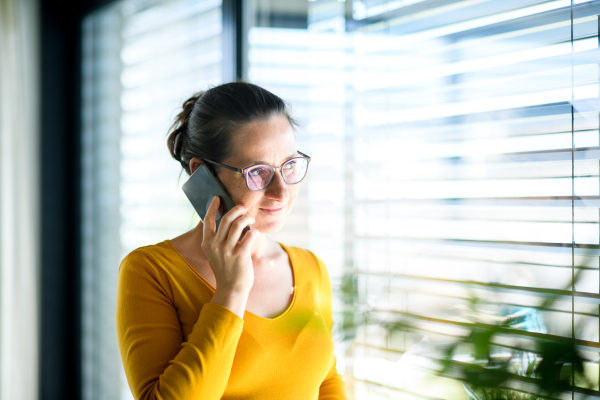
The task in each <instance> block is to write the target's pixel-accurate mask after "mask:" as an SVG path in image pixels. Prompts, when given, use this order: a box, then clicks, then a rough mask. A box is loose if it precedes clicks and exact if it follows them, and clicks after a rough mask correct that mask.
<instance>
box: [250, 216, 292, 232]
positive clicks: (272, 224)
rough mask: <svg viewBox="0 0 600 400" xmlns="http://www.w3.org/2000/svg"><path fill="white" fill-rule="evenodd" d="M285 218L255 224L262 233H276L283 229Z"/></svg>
mask: <svg viewBox="0 0 600 400" xmlns="http://www.w3.org/2000/svg"><path fill="white" fill-rule="evenodd" d="M284 222H285V217H283V218H278V219H273V220H271V221H261V223H260V225H256V224H254V225H255V226H256V227H257V229H258V230H259V231H260V233H275V232H277V231H279V230H280V229H281V228H283V224H284Z"/></svg>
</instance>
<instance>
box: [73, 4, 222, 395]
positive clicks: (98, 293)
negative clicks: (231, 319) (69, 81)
mask: <svg viewBox="0 0 600 400" xmlns="http://www.w3.org/2000/svg"><path fill="white" fill-rule="evenodd" d="M221 31H222V14H221V1H220V0H176V1H163V0H152V1H143V0H129V1H119V2H116V3H114V4H113V5H111V6H109V7H106V8H103V9H101V10H99V11H97V12H95V13H93V14H92V15H90V16H89V17H88V18H87V19H86V21H85V23H84V44H83V52H84V68H83V75H84V85H83V86H84V87H83V99H84V104H83V113H84V118H83V132H84V140H83V142H84V143H83V149H82V150H83V157H82V158H83V160H84V165H83V186H84V193H83V198H84V204H83V209H84V213H83V229H84V235H83V237H84V257H83V260H82V261H83V291H82V292H83V311H82V313H83V314H82V315H83V320H84V322H83V366H84V384H83V397H84V398H85V399H111V400H114V399H118V398H121V399H130V398H132V397H131V392H130V391H129V387H128V386H127V382H126V381H125V377H124V374H123V367H122V365H121V359H120V356H119V352H118V348H117V340H116V327H115V315H114V313H115V309H116V304H115V300H116V287H117V282H116V280H117V270H118V267H119V263H120V261H121V259H122V258H123V257H124V256H125V255H126V254H127V253H129V252H130V251H132V250H133V249H135V248H137V247H140V246H145V245H149V244H153V243H157V242H160V241H163V240H165V239H168V238H173V237H175V236H178V235H180V234H182V233H184V232H186V231H187V230H189V229H191V228H192V227H193V226H195V224H196V223H197V222H198V217H197V215H196V213H195V212H194V210H193V208H192V207H191V205H190V204H189V202H188V201H187V199H186V198H185V196H184V194H183V192H182V191H181V189H180V187H181V184H183V183H184V182H185V180H186V175H185V173H184V174H182V175H181V177H180V172H181V166H180V165H179V164H178V163H177V162H175V161H174V160H172V159H171V158H170V156H169V153H168V150H167V146H166V134H167V131H168V128H169V125H170V123H171V122H172V120H173V118H174V116H175V115H176V114H177V113H178V112H179V111H180V110H181V104H182V103H183V101H184V100H185V99H187V98H188V97H189V96H190V95H191V94H193V93H194V92H196V91H198V90H202V89H207V88H208V87H209V85H211V84H212V85H216V84H219V83H221V81H222V65H221V58H222V50H221V48H222V46H221Z"/></svg>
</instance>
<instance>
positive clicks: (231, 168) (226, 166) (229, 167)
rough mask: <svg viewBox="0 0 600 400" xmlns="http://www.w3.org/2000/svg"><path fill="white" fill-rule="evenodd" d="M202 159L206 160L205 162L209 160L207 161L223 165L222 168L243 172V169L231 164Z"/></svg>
mask: <svg viewBox="0 0 600 400" xmlns="http://www.w3.org/2000/svg"><path fill="white" fill-rule="evenodd" d="M203 160H204V161H206V162H209V163H211V164H215V165H219V166H221V167H223V168H227V169H230V170H232V171H236V172H240V173H244V170H243V169H239V168H235V167H231V166H229V165H225V164H221V163H218V162H216V161H211V160H207V159H203Z"/></svg>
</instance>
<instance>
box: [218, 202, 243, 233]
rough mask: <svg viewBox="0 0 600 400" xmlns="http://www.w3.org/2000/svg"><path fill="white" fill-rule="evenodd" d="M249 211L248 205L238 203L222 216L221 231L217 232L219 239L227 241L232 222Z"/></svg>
mask: <svg viewBox="0 0 600 400" xmlns="http://www.w3.org/2000/svg"><path fill="white" fill-rule="evenodd" d="M247 211H248V208H247V207H246V206H242V205H237V206H235V207H233V208H232V209H231V210H229V211H228V212H227V213H226V214H225V215H224V216H223V217H222V218H221V222H220V223H219V231H218V232H217V240H219V241H226V240H227V236H228V235H229V229H230V228H231V224H232V223H233V222H234V221H235V220H236V219H238V218H239V217H241V216H242V215H244V214H245V213H246V212H247Z"/></svg>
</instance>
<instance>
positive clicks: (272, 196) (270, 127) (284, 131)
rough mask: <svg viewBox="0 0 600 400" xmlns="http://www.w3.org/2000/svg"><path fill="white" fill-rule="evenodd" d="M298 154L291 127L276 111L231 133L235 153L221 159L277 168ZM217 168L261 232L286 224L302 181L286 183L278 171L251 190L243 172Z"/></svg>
mask: <svg viewBox="0 0 600 400" xmlns="http://www.w3.org/2000/svg"><path fill="white" fill-rule="evenodd" d="M297 156H299V154H298V153H296V138H295V136H294V132H293V130H292V127H291V126H290V124H289V122H288V120H287V118H285V117H284V116H281V115H276V114H275V115H273V116H271V118H269V119H268V120H259V121H254V122H251V123H250V124H248V125H246V126H245V127H243V128H242V130H241V131H240V132H237V133H236V134H235V135H234V136H233V137H232V155H231V157H229V158H227V159H226V160H223V161H222V163H223V164H226V165H230V166H232V167H237V168H240V169H241V168H246V167H249V166H251V165H254V164H267V165H270V166H272V167H274V168H277V167H279V166H280V165H281V164H282V163H283V162H285V161H287V160H289V159H290V158H292V157H297ZM217 171H218V172H217V173H218V176H219V179H220V180H221V182H222V183H223V185H224V186H225V188H226V189H227V191H228V192H229V194H230V195H231V198H232V199H233V201H234V202H235V204H242V205H245V206H246V207H248V214H249V215H251V216H252V217H254V219H255V222H254V224H253V225H252V226H253V227H256V228H257V229H258V230H259V231H260V232H261V233H272V232H276V231H278V230H279V229H280V228H281V227H282V226H283V222H284V221H285V218H286V217H287V215H288V214H289V212H290V211H291V210H292V206H293V205H294V200H295V199H296V196H297V195H298V190H299V189H300V187H299V186H300V185H299V184H296V185H289V184H287V183H285V181H284V180H283V178H282V177H281V173H280V172H279V171H275V174H274V175H273V179H272V180H271V182H270V183H269V185H268V186H267V187H266V188H265V189H263V190H261V191H252V190H250V189H248V186H246V181H245V178H244V176H243V175H242V174H240V173H237V172H235V171H231V170H228V169H226V168H220V167H217Z"/></svg>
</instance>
